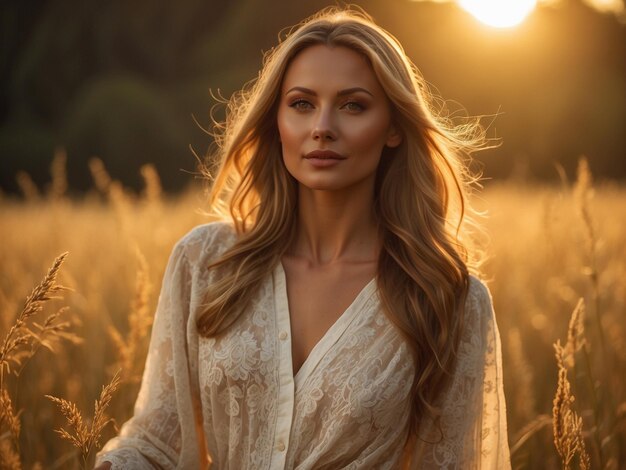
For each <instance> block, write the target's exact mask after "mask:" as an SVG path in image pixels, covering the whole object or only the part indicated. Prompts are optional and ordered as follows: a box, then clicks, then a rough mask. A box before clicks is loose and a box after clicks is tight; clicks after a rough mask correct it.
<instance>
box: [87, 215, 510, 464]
mask: <svg viewBox="0 0 626 470" xmlns="http://www.w3.org/2000/svg"><path fill="white" fill-rule="evenodd" d="M233 241H234V234H233V232H232V229H231V228H230V227H229V226H228V225H226V224H224V223H212V224H207V225H203V226H199V227H196V228H195V229H194V230H192V231H191V232H190V233H189V234H188V235H187V236H185V237H184V238H183V239H182V240H181V241H180V242H179V243H178V244H177V245H176V247H175V248H174V251H173V253H172V255H171V257H170V261H169V263H168V267H167V270H166V273H165V276H164V279H163V285H162V290H161V295H160V297H159V303H158V308H157V313H156V317H155V323H154V327H153V332H152V338H151V342H150V351H149V354H148V360H147V362H146V368H145V371H144V376H143V380H142V386H141V390H140V393H139V396H138V398H137V402H136V405H135V411H134V416H133V418H132V419H130V420H129V421H128V422H127V423H125V424H124V426H123V427H122V429H121V432H120V435H119V436H118V437H116V438H114V439H112V440H111V441H109V442H108V443H107V444H106V445H105V447H104V449H103V450H102V451H101V452H100V454H99V455H98V458H97V462H103V461H109V462H111V463H112V468H113V469H122V468H124V469H129V468H132V469H144V468H145V469H153V468H162V469H174V468H180V469H195V468H213V469H220V470H221V469H279V468H280V469H292V468H295V469H299V470H306V469H395V468H401V467H402V468H415V469H418V468H447V469H453V468H454V469H456V468H463V469H466V468H493V469H496V468H497V469H500V468H509V467H510V463H509V455H508V445H507V442H506V422H505V414H506V413H505V405H504V397H503V393H502V369H501V358H500V343H499V336H498V331H497V327H496V324H495V319H494V315H493V309H492V307H491V300H490V297H489V292H488V291H487V289H486V287H485V286H484V285H483V284H482V283H480V281H478V280H477V279H475V278H472V279H471V282H470V291H469V296H468V300H467V304H466V305H467V306H466V317H467V325H468V326H467V328H466V330H465V332H464V336H463V338H462V342H461V347H460V350H459V362H458V364H457V368H456V372H455V374H454V378H453V382H452V385H451V387H450V389H449V391H448V392H447V393H446V395H445V396H444V397H442V398H441V406H442V410H443V414H442V419H441V423H440V427H436V426H434V425H429V424H428V423H425V424H424V426H423V429H422V430H421V431H420V436H421V437H422V436H423V438H421V439H418V440H417V442H418V444H411V446H410V448H407V449H405V445H404V444H405V442H406V437H407V432H408V415H409V409H410V404H409V393H410V389H411V383H412V377H413V375H414V372H415V371H414V366H413V362H412V359H411V355H410V352H409V350H408V347H407V345H406V343H405V340H404V339H402V338H401V336H400V334H399V333H398V332H397V331H396V329H395V327H394V326H393V325H392V324H391V323H390V322H389V321H388V319H387V318H386V316H385V315H384V314H383V312H382V310H381V308H380V300H379V298H378V295H377V293H376V284H375V281H374V280H372V281H371V282H370V283H369V284H368V285H367V286H366V287H365V288H364V289H363V290H362V291H361V292H360V293H359V295H358V296H357V297H356V299H355V300H354V302H353V303H352V305H350V307H348V309H347V310H346V311H345V312H344V313H343V314H342V315H341V317H340V318H339V319H338V320H337V322H336V323H335V324H334V325H333V326H332V327H331V328H330V329H329V331H328V332H327V333H326V334H325V335H324V337H323V338H322V339H321V340H320V342H319V343H318V344H317V345H316V346H315V348H314V349H313V351H312V352H311V354H310V356H309V357H308V358H307V359H306V361H305V363H304V364H303V365H302V367H301V368H300V370H299V371H298V373H297V374H296V376H295V377H294V375H293V373H292V362H291V330H290V324H289V310H288V304H287V294H286V292H287V291H286V281H285V274H284V271H283V269H282V266H281V265H278V266H277V267H276V268H275V270H274V273H273V275H272V276H269V277H268V278H267V279H266V281H265V282H264V284H263V286H262V288H261V289H260V291H259V292H258V294H257V296H256V297H255V299H254V301H253V303H252V305H251V307H250V309H249V311H248V312H247V313H246V314H245V315H244V316H243V317H242V318H241V319H240V320H239V321H237V323H236V324H235V325H233V327H231V328H230V329H229V330H228V331H227V332H226V333H225V334H224V335H222V336H221V337H219V338H203V337H200V336H198V334H197V331H196V328H195V323H196V319H197V316H198V315H199V314H200V313H201V310H202V308H201V305H202V301H203V298H204V292H205V291H206V289H207V288H208V286H209V285H210V283H211V276H212V274H211V273H210V272H209V271H208V270H207V269H206V266H207V265H208V263H209V261H210V260H211V259H213V258H215V257H216V256H218V255H219V253H221V252H223V250H225V249H226V248H227V247H228V246H229V245H230V244H232V243H233ZM440 429H441V431H442V433H443V436H442V435H441V433H440V432H439V430H440Z"/></svg>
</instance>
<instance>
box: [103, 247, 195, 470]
mask: <svg viewBox="0 0 626 470" xmlns="http://www.w3.org/2000/svg"><path fill="white" fill-rule="evenodd" d="M184 248H185V247H184V245H183V244H182V243H180V242H179V244H178V245H177V246H176V247H175V248H174V251H173V252H172V255H171V256H170V259H169V262H168V265H167V269H166V272H165V275H164V278H163V284H162V287H161V294H160V296H159V302H158V307H157V311H156V315H155V321H154V326H153V330H152V337H151V340H150V348H149V352H148V358H147V360H146V367H145V370H144V375H143V379H142V384H141V389H140V392H139V396H138V398H137V402H136V404H135V410H134V416H133V417H132V418H131V419H130V420H129V421H128V422H126V423H125V424H124V425H123V427H122V429H121V432H120V435H119V436H118V437H115V438H113V439H111V440H110V441H109V442H108V443H107V444H106V445H105V446H104V448H103V450H102V451H101V452H100V453H99V454H98V456H97V459H96V466H97V468H98V469H101V468H102V469H109V468H111V469H112V470H117V469H120V468H124V469H127V468H132V469H153V468H162V469H173V468H177V467H178V468H200V461H201V460H200V457H199V450H198V446H197V442H198V440H197V436H196V419H197V417H196V416H195V415H194V408H193V403H192V402H193V400H192V390H191V387H190V377H189V362H188V359H189V358H188V356H187V338H186V327H187V319H188V317H189V305H190V290H191V279H190V269H189V263H188V260H187V257H186V254H185V249H184ZM107 464H108V466H107ZM185 465H187V467H185Z"/></svg>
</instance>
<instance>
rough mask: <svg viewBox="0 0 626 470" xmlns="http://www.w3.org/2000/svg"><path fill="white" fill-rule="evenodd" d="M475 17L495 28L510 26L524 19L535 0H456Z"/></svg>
mask: <svg viewBox="0 0 626 470" xmlns="http://www.w3.org/2000/svg"><path fill="white" fill-rule="evenodd" d="M458 2H459V5H460V6H461V7H462V8H463V9H465V10H467V11H468V12H470V13H471V14H472V15H473V16H474V17H475V18H476V19H478V20H479V21H481V22H482V23H485V24H487V25H489V26H493V27H495V28H510V27H512V26H516V25H518V24H520V23H521V22H522V21H524V18H526V17H527V16H528V14H529V13H530V12H531V11H533V9H534V8H535V6H536V5H537V0H458Z"/></svg>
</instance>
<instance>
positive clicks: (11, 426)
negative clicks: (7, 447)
mask: <svg viewBox="0 0 626 470" xmlns="http://www.w3.org/2000/svg"><path fill="white" fill-rule="evenodd" d="M5 428H6V429H8V431H9V432H10V433H11V436H12V437H13V440H14V441H17V440H18V438H19V436H20V430H21V423H20V418H19V414H18V413H15V411H14V410H13V402H12V401H11V397H10V396H9V392H7V391H6V390H4V389H2V390H0V431H2V430H3V429H5Z"/></svg>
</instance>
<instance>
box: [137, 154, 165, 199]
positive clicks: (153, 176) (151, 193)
mask: <svg viewBox="0 0 626 470" xmlns="http://www.w3.org/2000/svg"><path fill="white" fill-rule="evenodd" d="M140 172H141V176H142V177H143V181H144V184H145V188H144V191H143V196H144V198H145V199H146V201H147V202H148V203H158V202H160V200H161V193H162V192H163V191H162V188H161V178H159V173H158V172H157V170H156V168H155V166H154V165H152V164H151V163H146V164H145V165H142V166H141V169H140Z"/></svg>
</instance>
